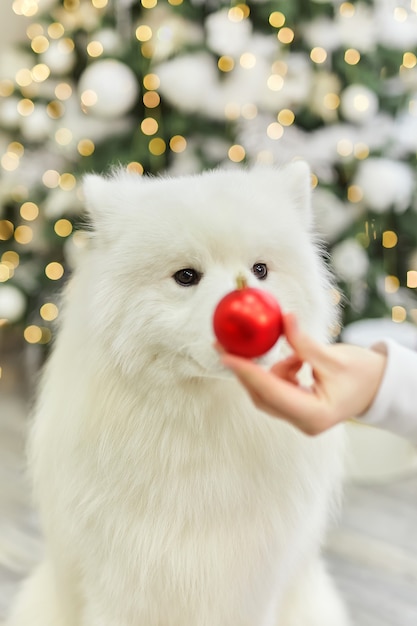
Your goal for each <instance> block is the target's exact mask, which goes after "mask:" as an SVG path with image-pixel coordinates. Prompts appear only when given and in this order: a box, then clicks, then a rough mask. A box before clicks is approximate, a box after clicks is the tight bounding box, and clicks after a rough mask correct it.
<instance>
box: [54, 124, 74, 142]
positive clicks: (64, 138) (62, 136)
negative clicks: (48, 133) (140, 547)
mask: <svg viewBox="0 0 417 626" xmlns="http://www.w3.org/2000/svg"><path fill="white" fill-rule="evenodd" d="M72 139H73V134H72V131H71V130H70V129H69V128H58V130H57V131H56V133H55V141H56V142H57V144H58V145H60V146H68V145H69V144H70V143H71V141H72Z"/></svg>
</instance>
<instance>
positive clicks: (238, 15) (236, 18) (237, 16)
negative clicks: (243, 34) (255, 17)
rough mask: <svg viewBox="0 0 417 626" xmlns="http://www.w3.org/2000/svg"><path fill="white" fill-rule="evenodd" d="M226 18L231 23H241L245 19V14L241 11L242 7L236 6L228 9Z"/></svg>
mask: <svg viewBox="0 0 417 626" xmlns="http://www.w3.org/2000/svg"><path fill="white" fill-rule="evenodd" d="M227 16H228V18H229V20H230V21H231V22H241V21H242V20H243V19H245V13H244V11H243V8H242V5H237V6H235V7H232V8H231V9H229V11H228V13H227Z"/></svg>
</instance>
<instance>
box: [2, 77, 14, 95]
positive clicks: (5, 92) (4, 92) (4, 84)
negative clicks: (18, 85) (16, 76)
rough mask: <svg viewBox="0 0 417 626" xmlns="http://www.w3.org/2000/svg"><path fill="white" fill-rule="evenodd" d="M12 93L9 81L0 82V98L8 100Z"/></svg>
mask: <svg viewBox="0 0 417 626" xmlns="http://www.w3.org/2000/svg"><path fill="white" fill-rule="evenodd" d="M13 92H14V84H13V82H12V81H11V80H10V79H7V78H6V79H4V80H0V96H1V97H2V98H8V97H9V96H11V95H12V93H13Z"/></svg>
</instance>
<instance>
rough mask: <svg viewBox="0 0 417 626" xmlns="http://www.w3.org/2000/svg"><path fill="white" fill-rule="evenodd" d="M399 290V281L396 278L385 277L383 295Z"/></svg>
mask: <svg viewBox="0 0 417 626" xmlns="http://www.w3.org/2000/svg"><path fill="white" fill-rule="evenodd" d="M399 288H400V281H399V278H398V277H397V276H386V277H385V293H396V292H397V291H398V289H399Z"/></svg>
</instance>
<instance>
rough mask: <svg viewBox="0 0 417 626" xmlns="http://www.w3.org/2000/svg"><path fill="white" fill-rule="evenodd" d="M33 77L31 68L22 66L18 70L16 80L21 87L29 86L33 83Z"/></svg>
mask: <svg viewBox="0 0 417 626" xmlns="http://www.w3.org/2000/svg"><path fill="white" fill-rule="evenodd" d="M32 80H33V78H32V73H31V71H30V69H29V68H26V67H25V68H22V69H20V70H18V71H17V72H16V76H15V81H16V83H17V84H18V85H19V87H27V86H28V85H30V84H31V82H32Z"/></svg>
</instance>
